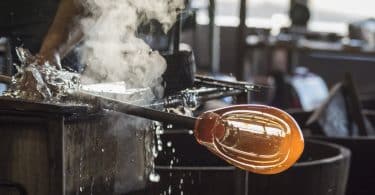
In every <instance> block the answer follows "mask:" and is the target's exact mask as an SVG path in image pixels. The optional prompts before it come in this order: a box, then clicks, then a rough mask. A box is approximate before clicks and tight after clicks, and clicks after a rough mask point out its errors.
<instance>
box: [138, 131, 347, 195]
mask: <svg viewBox="0 0 375 195" xmlns="http://www.w3.org/2000/svg"><path fill="white" fill-rule="evenodd" d="M170 132H171V133H167V134H164V135H162V136H161V140H162V143H163V145H162V146H163V150H162V151H161V152H159V156H158V158H157V160H156V165H157V166H156V169H155V171H156V173H157V174H158V175H159V176H160V181H159V182H157V183H152V184H151V185H150V186H149V187H148V188H147V191H146V192H144V194H163V193H165V194H215V195H216V194H223V195H224V194H254V195H259V194H262V195H267V194H270V195H271V194H288V195H290V194H292V195H293V194H296V195H299V194H323V195H324V194H335V195H343V194H344V193H345V188H346V182H347V176H348V171H349V160H350V152H349V151H348V150H347V149H345V148H344V147H341V146H337V145H334V144H327V143H324V142H317V141H307V143H306V148H305V151H304V153H303V156H302V157H301V159H300V161H299V162H298V163H297V164H295V165H294V166H293V167H292V168H290V169H289V170H287V171H286V172H284V173H281V174H277V175H256V174H251V173H248V172H246V171H242V170H239V169H236V168H234V167H233V166H231V165H229V164H227V163H226V162H225V161H223V160H221V159H218V158H217V157H216V156H214V155H213V154H211V153H210V152H209V151H208V150H207V149H206V148H204V147H203V146H200V145H199V144H198V143H196V141H195V138H194V137H193V136H192V135H191V134H189V133H188V132H189V131H174V132H173V131H170ZM171 162H173V163H171Z"/></svg>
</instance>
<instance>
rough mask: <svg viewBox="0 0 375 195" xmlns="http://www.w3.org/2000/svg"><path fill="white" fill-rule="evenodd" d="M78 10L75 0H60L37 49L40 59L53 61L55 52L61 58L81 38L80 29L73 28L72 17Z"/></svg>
mask: <svg viewBox="0 0 375 195" xmlns="http://www.w3.org/2000/svg"><path fill="white" fill-rule="evenodd" d="M79 10H80V8H79V7H78V5H77V4H76V3H75V0H61V2H60V5H59V8H58V10H57V13H56V16H55V19H54V21H53V23H52V25H51V27H50V29H49V31H48V33H47V35H46V37H45V38H44V41H43V43H42V46H41V49H40V51H39V55H40V57H42V59H44V60H49V61H54V56H55V55H56V54H58V55H59V56H60V57H62V58H63V57H64V56H65V55H66V54H67V53H68V52H69V51H70V49H71V48H72V47H73V46H74V45H75V44H76V43H78V42H79V41H80V40H81V38H82V32H81V30H80V29H79V28H77V27H76V28H74V18H75V17H76V16H77V15H78V14H79ZM73 28H74V29H73Z"/></svg>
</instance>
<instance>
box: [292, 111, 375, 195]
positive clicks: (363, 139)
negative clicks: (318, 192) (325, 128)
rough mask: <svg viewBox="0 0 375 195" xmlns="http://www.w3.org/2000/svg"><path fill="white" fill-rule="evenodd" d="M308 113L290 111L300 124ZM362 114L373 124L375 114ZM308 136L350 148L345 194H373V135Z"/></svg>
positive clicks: (306, 117)
mask: <svg viewBox="0 0 375 195" xmlns="http://www.w3.org/2000/svg"><path fill="white" fill-rule="evenodd" d="M310 114H311V113H308V112H293V113H292V115H293V116H294V117H295V118H296V120H297V121H298V122H299V123H300V124H305V121H306V120H307V119H308V118H309V116H310ZM364 114H365V116H367V118H368V119H369V120H370V122H372V124H375V115H374V114H373V112H366V111H365V112H364ZM309 138H311V139H317V140H322V141H326V142H330V143H335V144H339V145H342V146H345V147H347V148H348V149H350V151H351V154H352V157H351V166H350V173H349V180H348V188H347V193H346V194H347V195H356V194H361V195H370V194H375V186H374V184H375V166H374V164H375V158H373V156H372V149H373V148H374V147H375V136H356V137H324V136H309Z"/></svg>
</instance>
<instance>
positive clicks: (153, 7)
mask: <svg viewBox="0 0 375 195" xmlns="http://www.w3.org/2000/svg"><path fill="white" fill-rule="evenodd" d="M83 5H84V7H85V8H86V9H88V10H89V12H90V17H86V18H84V19H82V20H81V26H82V28H83V32H84V34H85V41H84V44H83V46H82V48H81V61H82V63H84V64H87V65H88V67H87V69H86V74H85V75H84V78H85V79H84V80H86V82H103V81H105V82H112V81H125V83H126V86H127V88H138V87H159V88H160V78H161V75H162V74H163V73H164V71H165V69H166V61H165V60H164V59H163V57H162V56H161V55H160V54H159V53H158V52H157V51H152V50H151V48H150V47H149V46H148V45H147V44H146V43H145V42H144V41H143V40H142V39H139V38H137V37H136V31H137V27H138V26H139V25H140V24H141V23H142V22H147V21H149V20H151V19H156V20H158V21H159V22H160V23H161V24H162V25H163V29H164V31H167V30H168V29H169V28H170V27H171V26H172V25H173V24H174V23H175V20H176V17H177V15H178V10H180V9H182V8H183V6H184V0H85V1H84V2H83Z"/></svg>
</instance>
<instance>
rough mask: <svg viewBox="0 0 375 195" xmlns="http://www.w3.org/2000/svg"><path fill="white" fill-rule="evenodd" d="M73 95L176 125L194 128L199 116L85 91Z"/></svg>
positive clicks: (80, 98) (99, 104) (97, 103)
mask: <svg viewBox="0 0 375 195" xmlns="http://www.w3.org/2000/svg"><path fill="white" fill-rule="evenodd" d="M72 97H73V98H74V99H79V100H81V101H84V102H91V103H94V104H96V105H97V106H98V107H100V108H102V109H108V110H112V111H116V112H121V113H125V114H130V115H134V116H139V117H142V118H146V119H150V120H155V121H160V122H166V123H170V124H173V125H176V126H183V127H186V128H189V129H194V127H195V123H196V120H197V118H194V117H189V116H182V115H177V114H172V113H167V112H162V111H158V110H154V109H150V108H145V107H142V106H137V105H133V104H129V103H125V102H122V101H118V100H114V99H111V98H106V97H102V96H97V95H94V94H89V93H84V92H74V93H73V94H72Z"/></svg>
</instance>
